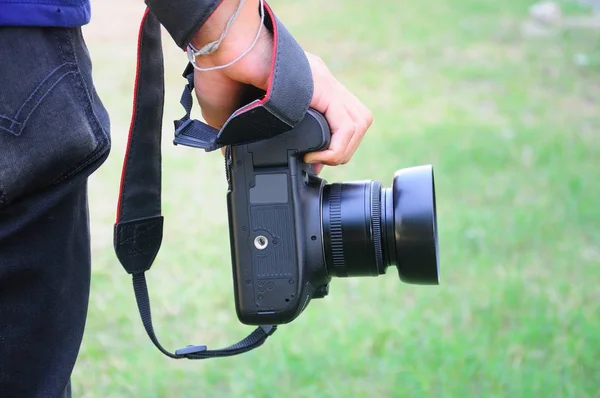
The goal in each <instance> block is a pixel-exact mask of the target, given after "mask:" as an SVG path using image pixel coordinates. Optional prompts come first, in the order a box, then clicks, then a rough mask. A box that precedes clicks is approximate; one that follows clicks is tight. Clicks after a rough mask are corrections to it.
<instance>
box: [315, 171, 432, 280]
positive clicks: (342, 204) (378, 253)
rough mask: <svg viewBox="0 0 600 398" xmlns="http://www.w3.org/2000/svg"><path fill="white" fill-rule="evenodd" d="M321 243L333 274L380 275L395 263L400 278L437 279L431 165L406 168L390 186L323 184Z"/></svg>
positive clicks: (363, 182) (346, 183)
mask: <svg viewBox="0 0 600 398" xmlns="http://www.w3.org/2000/svg"><path fill="white" fill-rule="evenodd" d="M322 195H323V196H322V209H321V211H322V214H321V216H322V225H323V245H324V254H325V263H326V266H327V271H328V272H329V274H330V275H332V276H337V277H355V276H378V275H381V274H384V273H385V272H386V269H387V267H389V266H391V265H395V266H396V268H397V270H398V275H399V277H400V280H401V281H403V282H406V283H410V284H423V285H435V284H439V266H438V241H437V215H436V202H435V183H434V176H433V168H432V167H431V166H418V167H411V168H407V169H402V170H399V171H397V172H396V173H395V174H394V179H393V183H392V187H391V188H382V187H381V183H380V182H379V181H374V180H371V181H356V182H345V183H334V184H328V185H325V187H324V188H323V194H322Z"/></svg>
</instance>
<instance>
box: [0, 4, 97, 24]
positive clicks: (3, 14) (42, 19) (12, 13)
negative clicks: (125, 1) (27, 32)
mask: <svg viewBox="0 0 600 398" xmlns="http://www.w3.org/2000/svg"><path fill="white" fill-rule="evenodd" d="M90 17H91V10H90V0H0V26H55V27H65V28H67V27H74V26H82V25H85V24H87V23H88V22H89V21H90Z"/></svg>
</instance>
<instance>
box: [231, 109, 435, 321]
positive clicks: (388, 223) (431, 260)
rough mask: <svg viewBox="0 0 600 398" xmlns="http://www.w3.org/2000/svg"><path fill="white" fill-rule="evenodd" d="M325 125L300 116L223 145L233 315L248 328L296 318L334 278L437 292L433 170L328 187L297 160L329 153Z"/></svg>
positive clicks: (324, 292)
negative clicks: (390, 273)
mask: <svg viewBox="0 0 600 398" xmlns="http://www.w3.org/2000/svg"><path fill="white" fill-rule="evenodd" d="M329 139H330V131H329V127H328V125H327V122H326V120H325V118H324V117H323V116H322V115H321V114H320V113H317V112H315V111H313V110H310V109H309V111H308V112H307V114H306V116H305V117H304V119H303V120H302V121H301V122H300V123H299V124H298V125H297V126H296V128H295V129H293V130H291V131H288V132H286V133H283V134H280V135H278V136H275V137H274V138H270V139H267V140H261V141H258V142H254V143H250V144H245V145H236V146H230V147H227V151H226V174H227V180H228V183H229V189H228V193H227V206H228V213H229V233H230V245H231V256H232V262H233V279H234V287H235V302H236V311H237V315H238V318H239V320H240V321H241V322H242V323H245V324H248V325H276V324H284V323H288V322H291V321H292V320H294V319H295V318H296V317H297V316H298V315H300V313H302V311H303V310H304V309H305V308H306V306H307V305H308V303H309V302H310V300H311V299H313V298H322V297H324V296H326V295H327V293H328V290H329V282H330V281H331V278H332V277H334V276H336V277H342V278H343V277H354V276H378V275H381V274H384V273H385V272H386V270H387V267H388V266H390V265H395V266H396V267H397V269H398V274H399V276H400V280H402V281H404V282H407V283H412V284H438V281H439V280H438V253H437V252H438V248H437V247H438V246H437V226H436V205H435V188H434V177H433V169H432V167H431V166H421V167H415V168H409V169H404V170H400V171H398V172H397V173H396V174H395V176H394V180H393V184H392V188H382V185H381V183H380V182H379V181H374V180H369V181H357V182H344V183H333V184H328V183H327V182H326V181H325V180H323V179H321V178H319V177H318V176H317V175H316V173H315V172H314V169H313V167H312V165H309V164H306V163H304V162H303V155H304V154H306V153H308V152H312V151H317V150H321V149H325V148H327V147H328V146H329Z"/></svg>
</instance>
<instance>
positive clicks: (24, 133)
mask: <svg viewBox="0 0 600 398" xmlns="http://www.w3.org/2000/svg"><path fill="white" fill-rule="evenodd" d="M146 4H147V6H148V7H149V9H150V11H151V12H152V13H153V14H154V15H155V16H156V18H157V19H158V20H159V21H160V23H161V24H162V25H163V26H165V27H166V28H167V30H169V33H170V34H171V36H172V37H173V39H174V41H175V42H176V44H177V45H179V46H181V45H182V44H184V45H185V42H184V41H183V40H185V39H186V38H190V40H191V43H192V44H193V45H194V46H195V47H196V48H200V47H202V46H203V45H204V44H206V43H209V42H211V41H214V40H216V39H217V38H219V37H220V35H221V33H222V32H223V31H224V29H225V26H226V24H227V22H228V21H229V20H230V18H231V16H232V14H233V13H234V12H236V9H237V8H238V6H239V5H240V2H239V0H146ZM90 10H91V8H90V1H89V0H0V396H2V397H4V398H10V397H19V398H29V397H43V398H51V397H68V396H71V384H70V379H71V374H72V371H73V369H74V365H75V361H76V358H77V356H78V352H79V349H80V345H81V341H82V336H83V332H84V326H85V321H86V314H87V308H88V299H89V297H88V296H89V289H90V266H91V254H90V231H89V219H88V198H87V183H88V177H89V176H90V175H91V174H92V173H93V172H94V171H95V170H97V169H98V168H99V167H100V166H101V165H102V164H103V162H104V161H105V160H106V158H107V157H108V156H109V152H110V141H111V140H110V122H109V120H110V119H109V115H108V114H107V111H106V109H105V108H104V106H103V104H102V101H101V99H100V98H99V96H98V94H97V92H96V90H95V88H94V81H93V77H92V65H91V60H90V57H89V54H88V50H87V47H86V43H85V40H84V38H83V35H82V30H81V27H82V26H83V25H85V24H87V23H88V22H89V20H90V18H91V16H90V15H91V12H90ZM257 10H259V0H246V1H245V2H243V4H242V5H241V8H240V9H239V12H238V14H237V16H236V18H235V20H234V21H233V24H231V26H230V29H229V32H228V34H227V35H226V36H225V38H224V39H223V41H222V42H221V44H220V46H219V48H218V49H217V51H215V52H214V53H211V54H208V55H202V56H198V57H197V59H196V63H197V65H198V66H200V67H211V66H214V65H223V64H226V63H228V62H229V61H231V60H234V59H235V58H237V57H238V56H239V55H240V54H242V53H243V52H244V51H245V50H246V49H247V48H249V46H250V45H251V42H252V40H253V38H254V37H255V36H256V32H257V31H258V30H257V29H258V27H259V26H260V24H261V19H260V15H259V12H257ZM115 12H118V10H115ZM272 41H273V37H272V35H271V33H270V32H269V30H267V29H262V30H261V34H260V36H259V38H258V40H257V41H256V44H255V45H254V46H253V47H252V50H251V51H250V52H248V53H247V54H246V55H245V56H244V57H242V58H241V59H240V60H239V61H237V62H235V63H234V64H232V65H231V66H228V67H226V68H222V69H216V70H211V71H200V70H196V71H195V75H194V79H195V87H196V96H197V99H198V103H199V106H200V108H201V111H202V115H203V118H204V119H205V120H206V122H207V124H209V125H211V126H213V127H215V128H220V127H221V126H222V125H223V123H224V122H225V121H226V120H227V118H228V117H229V116H230V115H231V114H232V112H234V111H235V110H236V104H237V102H236V101H237V97H238V96H239V95H240V93H241V90H242V89H243V87H244V86H245V85H248V84H250V85H253V86H255V87H258V88H261V89H266V84H267V81H268V78H269V71H270V63H271V51H272V47H271V45H272ZM306 56H307V58H308V60H309V63H310V68H311V71H312V74H313V81H314V93H313V97H312V101H311V105H310V106H311V107H313V108H314V109H316V110H317V111H320V112H321V113H323V114H324V115H325V117H326V118H327V121H328V123H329V124H330V127H331V131H332V139H331V144H330V146H329V148H328V149H326V150H323V151H320V152H314V153H310V154H307V155H306V158H305V160H306V161H307V162H310V163H314V164H316V165H330V166H335V165H340V164H344V163H346V162H348V161H349V160H350V159H351V157H352V155H353V154H354V152H355V151H356V149H357V148H358V146H359V144H360V142H361V140H362V139H363V137H364V135H365V132H366V131H367V129H368V128H369V126H370V125H371V122H372V115H371V112H370V111H369V109H367V107H366V106H365V105H364V104H363V103H362V102H361V101H360V100H359V99H357V98H356V96H354V95H353V94H352V93H351V92H350V91H348V89H347V88H346V87H344V85H342V84H341V83H340V82H339V81H337V80H336V78H335V77H334V76H333V75H332V73H331V72H330V70H329V69H328V68H327V66H326V65H325V63H324V62H323V61H322V60H320V59H319V58H318V57H317V56H315V55H312V54H308V53H307V54H306ZM321 167H322V166H316V168H317V169H318V170H320V169H321Z"/></svg>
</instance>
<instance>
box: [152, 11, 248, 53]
mask: <svg viewBox="0 0 600 398" xmlns="http://www.w3.org/2000/svg"><path fill="white" fill-rule="evenodd" d="M239 1H240V0H145V2H146V5H147V6H148V8H149V9H150V11H152V13H153V14H154V16H156V18H157V19H158V21H159V22H160V23H161V25H163V26H164V27H165V29H166V30H167V32H169V34H170V35H171V37H172V38H173V40H174V41H175V43H176V44H177V45H178V46H179V47H181V48H184V47H185V46H187V44H188V43H190V42H193V43H194V44H195V45H201V44H205V43H206V42H209V41H212V40H215V39H216V38H218V37H219V35H220V34H221V32H222V31H223V28H224V27H225V24H226V23H227V20H228V19H229V18H230V17H231V15H232V14H233V12H234V11H235V9H236V8H237V6H238V4H239ZM257 12H258V0H246V2H245V4H244V5H243V8H242V10H241V11H240V13H239V15H238V18H236V23H234V24H237V25H244V24H246V23H252V22H254V21H255V19H256V18H255V17H256V15H257Z"/></svg>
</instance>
